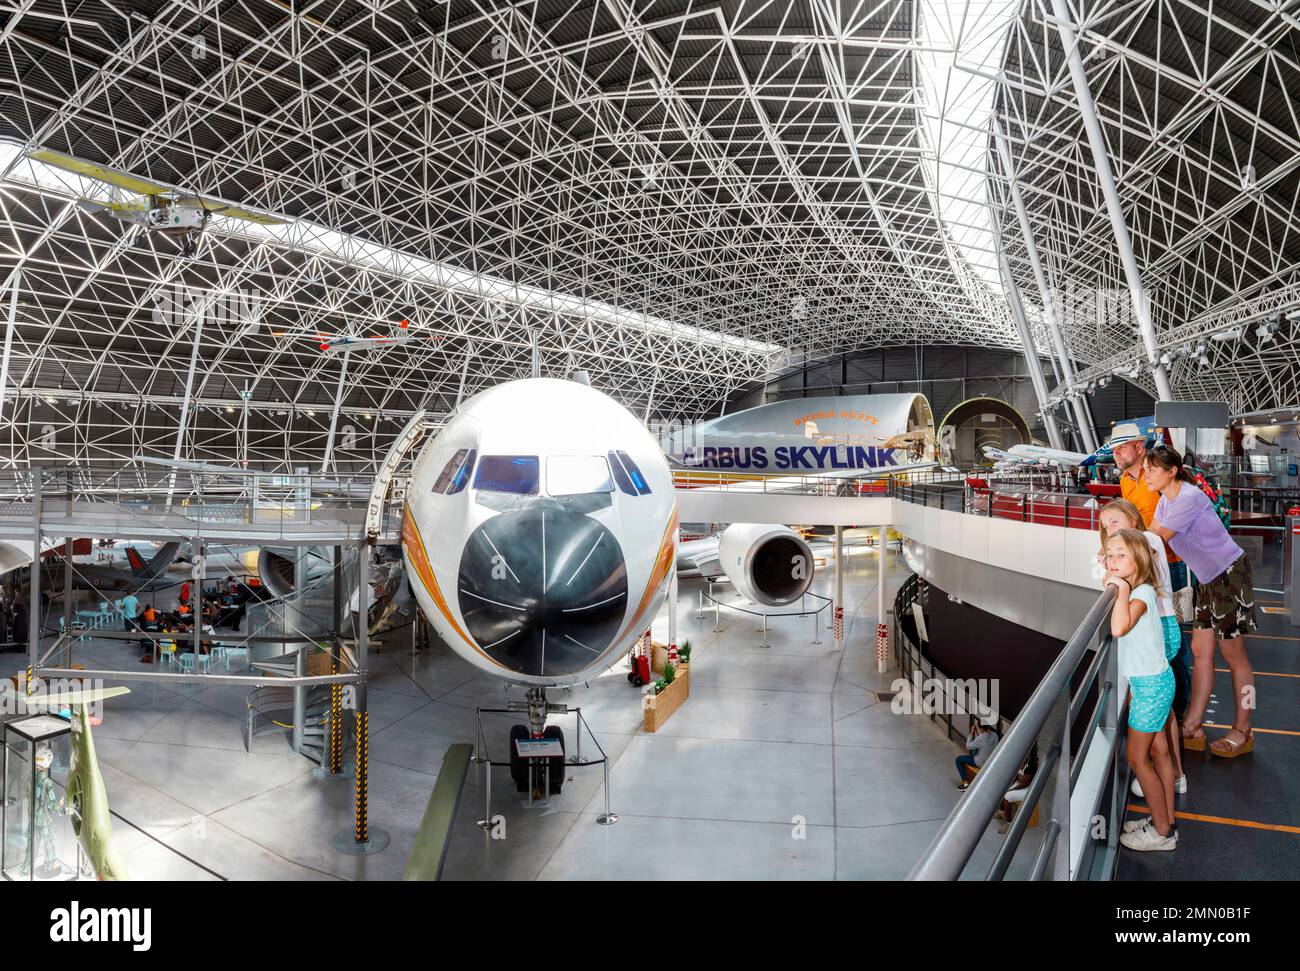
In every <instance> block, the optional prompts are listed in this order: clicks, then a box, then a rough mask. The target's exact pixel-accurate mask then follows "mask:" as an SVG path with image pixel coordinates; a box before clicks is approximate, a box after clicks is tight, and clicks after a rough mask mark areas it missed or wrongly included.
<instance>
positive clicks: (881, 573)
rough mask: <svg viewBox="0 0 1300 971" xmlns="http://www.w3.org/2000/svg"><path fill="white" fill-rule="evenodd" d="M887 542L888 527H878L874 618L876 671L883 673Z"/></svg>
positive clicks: (886, 627) (886, 634)
mask: <svg viewBox="0 0 1300 971" xmlns="http://www.w3.org/2000/svg"><path fill="white" fill-rule="evenodd" d="M888 543H889V527H888V526H881V527H880V565H879V569H878V570H877V574H878V576H877V581H876V585H877V587H878V590H877V596H876V618H877V621H876V623H877V625H878V629H877V631H876V671H877V672H879V673H881V674H883V673H884V672H885V671H887V670H889V662H888V660H886V657H885V645H886V644H887V643H888V642H889V624H888V623H886V622H885V584H886V582H887V580H888V579H889V570H888V565H889V560H888V558H887V556H886V553H887V550H888Z"/></svg>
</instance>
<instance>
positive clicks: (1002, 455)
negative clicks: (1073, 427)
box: [984, 444, 1088, 468]
mask: <svg viewBox="0 0 1300 971" xmlns="http://www.w3.org/2000/svg"><path fill="white" fill-rule="evenodd" d="M984 455H985V457H987V458H989V459H992V460H993V461H994V462H1010V463H1015V464H1018V465H1059V466H1061V467H1063V468H1074V467H1075V466H1076V465H1082V464H1083V462H1084V461H1085V460H1086V459H1087V458H1088V456H1087V455H1084V454H1083V453H1082V452H1068V451H1065V450H1064V449H1058V448H1045V447H1043V446H1042V445H1023V444H1022V445H1012V446H1011V447H1010V448H1009V449H1006V450H1003V449H1000V448H994V447H993V446H992V445H985V446H984Z"/></svg>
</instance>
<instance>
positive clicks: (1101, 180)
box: [1052, 0, 1174, 401]
mask: <svg viewBox="0 0 1300 971" xmlns="http://www.w3.org/2000/svg"><path fill="white" fill-rule="evenodd" d="M1052 9H1053V11H1054V12H1055V14H1056V26H1057V28H1058V30H1059V31H1060V33H1061V43H1062V44H1063V45H1064V46H1065V57H1066V61H1067V63H1068V64H1069V65H1070V79H1071V81H1073V83H1074V95H1075V98H1076V100H1077V102H1078V105H1079V114H1080V116H1082V118H1083V127H1084V130H1085V131H1086V132H1087V133H1088V146H1089V148H1090V149H1091V150H1092V161H1093V168H1094V170H1095V172H1096V174H1097V183H1098V185H1100V187H1101V192H1102V195H1103V196H1104V197H1105V199H1106V212H1107V213H1108V214H1109V215H1110V225H1111V230H1112V232H1114V234H1115V245H1116V247H1117V248H1118V249H1119V256H1120V261H1121V262H1122V264H1123V266H1124V276H1125V278H1126V279H1127V280H1128V289H1129V296H1130V298H1131V299H1132V301H1133V314H1134V315H1135V316H1136V317H1137V322H1138V328H1139V329H1140V330H1141V332H1142V343H1143V344H1144V345H1145V346H1146V352H1147V363H1148V365H1149V366H1150V368H1151V375H1152V377H1153V378H1154V379H1155V382H1156V391H1157V392H1158V393H1159V396H1160V398H1161V399H1162V400H1164V401H1172V400H1173V398H1174V391H1173V388H1171V387H1170V385H1169V375H1168V373H1167V372H1166V371H1165V366H1164V365H1163V364H1161V363H1160V355H1159V353H1158V352H1157V349H1156V345H1157V338H1156V328H1155V324H1154V323H1153V322H1152V320H1151V302H1150V300H1149V298H1148V296H1147V291H1146V289H1145V288H1144V287H1143V286H1142V273H1141V271H1140V270H1139V269H1138V265H1137V257H1136V256H1135V255H1134V253H1133V237H1132V236H1130V235H1129V231H1128V223H1127V221H1126V219H1125V216H1124V207H1123V205H1122V204H1121V203H1120V199H1119V191H1118V190H1117V189H1116V188H1115V174H1114V172H1112V171H1111V167H1110V153H1109V150H1108V149H1107V147H1106V137H1105V136H1104V135H1103V134H1102V131H1101V122H1100V121H1098V120H1097V106H1096V104H1095V103H1094V102H1093V100H1092V91H1091V89H1089V87H1088V74H1087V72H1086V71H1084V69H1083V55H1082V54H1080V53H1079V39H1078V37H1077V36H1076V31H1077V30H1078V27H1076V26H1075V23H1074V21H1073V19H1071V16H1070V8H1069V6H1068V5H1067V4H1066V2H1065V0H1052Z"/></svg>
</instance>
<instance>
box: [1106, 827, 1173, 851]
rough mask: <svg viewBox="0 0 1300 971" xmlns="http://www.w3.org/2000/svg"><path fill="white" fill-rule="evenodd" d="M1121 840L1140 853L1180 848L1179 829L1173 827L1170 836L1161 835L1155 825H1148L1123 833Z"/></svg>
mask: <svg viewBox="0 0 1300 971" xmlns="http://www.w3.org/2000/svg"><path fill="white" fill-rule="evenodd" d="M1119 841H1120V842H1121V843H1123V844H1124V845H1125V846H1127V847H1128V848H1129V849H1130V850H1137V851H1138V852H1139V853H1151V852H1159V851H1162V850H1173V849H1177V848H1178V830H1176V829H1171V830H1170V831H1169V835H1168V836H1161V835H1160V834H1159V833H1158V832H1156V828H1155V827H1154V826H1151V825H1147V826H1143V827H1142V828H1141V829H1135V830H1133V831H1132V832H1131V833H1125V834H1123V835H1122V836H1120V838H1119Z"/></svg>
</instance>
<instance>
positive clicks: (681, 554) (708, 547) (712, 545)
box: [677, 536, 722, 577]
mask: <svg viewBox="0 0 1300 971" xmlns="http://www.w3.org/2000/svg"><path fill="white" fill-rule="evenodd" d="M677 572H678V573H687V574H689V573H692V572H698V573H699V575H700V576H702V577H716V576H721V575H722V561H721V560H719V559H718V537H717V536H706V537H704V538H703V539H692V540H687V541H686V542H684V543H678V544H677Z"/></svg>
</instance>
